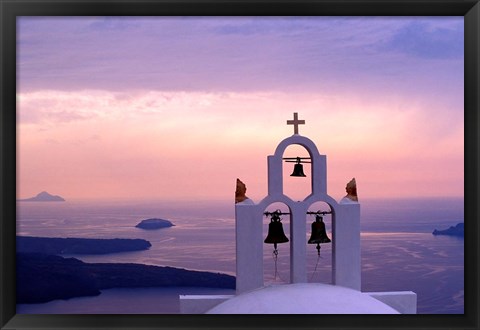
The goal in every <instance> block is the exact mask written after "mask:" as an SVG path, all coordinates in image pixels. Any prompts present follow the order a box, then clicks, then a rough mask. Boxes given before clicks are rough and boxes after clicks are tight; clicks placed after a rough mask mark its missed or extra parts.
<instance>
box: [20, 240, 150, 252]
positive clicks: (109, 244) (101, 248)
mask: <svg viewBox="0 0 480 330" xmlns="http://www.w3.org/2000/svg"><path fill="white" fill-rule="evenodd" d="M16 239H17V240H16V243H17V252H26V253H30V252H38V253H45V254H53V255H65V254H108V253H118V252H129V251H142V250H148V249H149V248H150V247H151V246H152V244H151V243H150V242H149V241H147V240H144V239H139V238H137V239H127V238H112V239H101V238H58V237H32V236H17V237H16Z"/></svg>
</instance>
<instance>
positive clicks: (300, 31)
mask: <svg viewBox="0 0 480 330" xmlns="http://www.w3.org/2000/svg"><path fill="white" fill-rule="evenodd" d="M463 29H464V22H463V17H68V18H65V17H20V18H18V20H17V195H18V198H27V197H32V196H35V195H36V194H38V193H39V192H41V191H48V192H49V193H51V194H54V195H60V196H62V197H64V198H65V199H67V200H74V199H131V200H141V199H151V200H154V199H162V200H231V201H232V202H233V200H234V193H235V182H236V178H240V179H241V180H242V181H243V182H245V183H246V185H247V196H248V197H250V198H252V199H253V200H254V201H259V200H261V199H262V198H263V197H265V196H266V194H267V156H268V155H273V153H274V151H275V148H276V147H277V145H278V144H279V143H280V142H281V141H282V140H283V139H285V138H287V137H289V136H291V135H292V134H293V128H292V126H290V125H286V121H287V120H290V119H292V118H293V113H294V112H297V113H298V116H299V118H300V119H303V120H305V121H306V124H305V125H302V126H300V127H299V131H300V134H301V135H303V136H306V137H308V138H309V139H311V140H312V141H313V142H314V143H315V144H316V146H317V148H318V150H319V152H320V153H321V154H322V155H326V156H327V185H328V186H327V187H328V188H327V189H328V191H327V193H328V194H329V195H330V196H332V197H333V198H335V199H337V200H339V199H340V198H341V197H343V196H344V195H345V185H346V183H347V182H348V181H350V180H351V179H352V178H353V177H355V178H356V182H357V190H358V194H359V200H360V202H361V199H362V198H380V197H383V198H417V197H462V196H463V191H464V184H463V182H464V171H463V168H464V167H463V165H464V153H463V152H464V151H463V150H464V114H463V110H464V98H463V97H464V96H463V88H464V84H463V79H464V59H463V55H464V54H463V46H464V44H463V43H464V41H463V40H464V38H463ZM304 155H306V151H305V149H303V147H300V146H291V147H289V148H287V150H286V152H285V155H284V156H286V157H296V156H304ZM292 169H293V164H290V163H285V164H284V165H283V170H284V177H285V193H286V194H287V195H288V196H290V197H292V198H303V197H305V196H306V195H308V194H309V193H310V190H309V189H310V188H309V187H310V181H309V180H310V178H311V173H310V172H309V171H310V168H309V165H305V172H306V174H307V178H292V177H290V176H289V174H290V172H291V171H292Z"/></svg>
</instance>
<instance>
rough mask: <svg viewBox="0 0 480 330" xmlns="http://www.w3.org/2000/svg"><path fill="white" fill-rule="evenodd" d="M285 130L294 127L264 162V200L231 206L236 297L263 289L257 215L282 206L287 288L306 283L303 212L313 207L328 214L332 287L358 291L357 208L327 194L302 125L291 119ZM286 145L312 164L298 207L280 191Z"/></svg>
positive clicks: (322, 169) (322, 166) (320, 158)
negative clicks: (322, 206) (324, 207)
mask: <svg viewBox="0 0 480 330" xmlns="http://www.w3.org/2000/svg"><path fill="white" fill-rule="evenodd" d="M287 124H293V125H294V134H293V135H292V136H290V137H288V138H286V139H284V140H283V141H281V142H280V144H279V145H278V146H277V148H276V150H275V153H274V154H273V155H271V156H268V158H267V163H268V195H267V196H266V197H265V198H263V199H262V200H261V201H260V202H259V203H257V204H255V203H253V202H252V201H251V200H246V201H244V202H240V203H237V204H236V205H235V227H236V254H237V263H236V267H237V277H236V278H237V283H236V284H237V286H236V289H237V294H239V293H242V292H246V291H250V290H252V289H256V288H260V287H263V286H264V282H263V248H264V243H263V236H262V234H263V227H262V224H263V213H264V212H265V210H266V208H267V207H268V206H269V205H270V204H272V203H276V202H281V203H284V204H285V205H287V206H288V208H289V212H290V282H291V283H306V282H307V272H306V253H307V250H306V246H307V242H306V233H307V212H308V208H309V207H310V206H311V205H312V204H313V203H316V202H325V203H327V204H328V205H329V206H330V208H331V210H332V244H333V246H332V253H333V259H332V260H333V262H332V267H333V269H332V277H333V278H332V283H333V284H334V285H340V286H344V287H348V288H352V289H355V290H358V291H360V289H361V277H360V274H361V268H360V267H361V264H360V204H358V203H348V204H339V203H337V202H336V201H335V200H334V199H333V198H332V197H330V196H329V195H328V194H327V160H326V159H327V157H326V156H325V155H321V154H320V153H319V152H318V149H317V147H316V146H315V144H314V143H313V142H312V141H311V140H310V139H308V138H306V137H304V136H301V135H300V134H299V133H298V125H299V124H305V121H304V120H298V115H297V113H294V119H293V120H289V121H287ZM292 144H297V145H300V146H302V147H304V148H305V149H306V150H307V151H308V153H309V155H310V159H311V164H312V176H311V179H310V180H311V186H312V193H311V194H310V195H309V196H307V197H306V198H305V199H304V200H303V201H293V200H292V199H291V198H290V197H288V196H286V195H285V194H284V191H283V177H282V173H283V163H284V161H283V154H284V152H285V149H286V148H287V147H288V146H290V145H292Z"/></svg>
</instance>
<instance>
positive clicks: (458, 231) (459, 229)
mask: <svg viewBox="0 0 480 330" xmlns="http://www.w3.org/2000/svg"><path fill="white" fill-rule="evenodd" d="M432 234H433V235H449V236H458V237H464V236H465V228H464V223H463V222H460V223H459V224H457V225H456V226H455V227H454V226H450V228H448V229H445V230H437V229H435V230H434V231H433V233H432Z"/></svg>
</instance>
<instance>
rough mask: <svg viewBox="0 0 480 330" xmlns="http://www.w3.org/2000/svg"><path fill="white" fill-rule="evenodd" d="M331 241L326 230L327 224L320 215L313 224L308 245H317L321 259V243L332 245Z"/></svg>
mask: <svg viewBox="0 0 480 330" xmlns="http://www.w3.org/2000/svg"><path fill="white" fill-rule="evenodd" d="M330 242H331V240H330V238H328V236H327V231H326V230H325V223H324V222H323V218H322V217H321V216H319V215H317V216H316V218H315V222H312V234H311V235H310V239H309V240H308V244H317V254H318V257H320V243H330Z"/></svg>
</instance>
